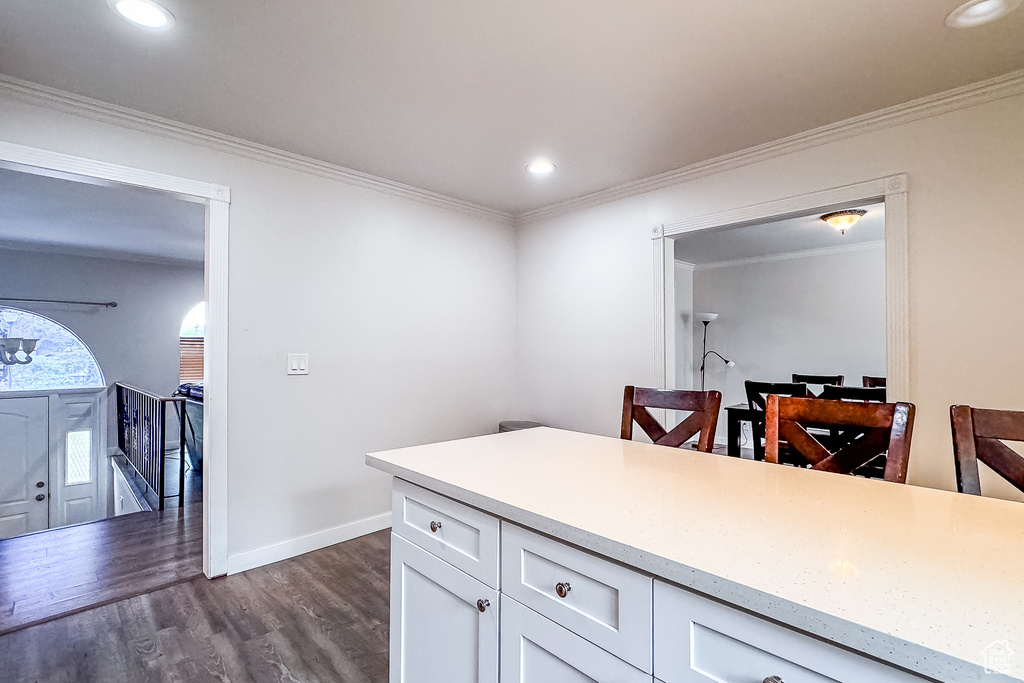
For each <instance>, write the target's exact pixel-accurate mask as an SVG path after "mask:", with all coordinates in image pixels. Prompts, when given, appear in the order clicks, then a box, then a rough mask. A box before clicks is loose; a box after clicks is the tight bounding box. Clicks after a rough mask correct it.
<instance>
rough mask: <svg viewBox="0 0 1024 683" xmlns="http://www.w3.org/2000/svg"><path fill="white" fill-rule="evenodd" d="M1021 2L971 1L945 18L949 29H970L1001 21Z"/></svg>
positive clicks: (1000, 0) (1008, 0) (1007, 0)
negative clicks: (997, 20)
mask: <svg viewBox="0 0 1024 683" xmlns="http://www.w3.org/2000/svg"><path fill="white" fill-rule="evenodd" d="M1020 3H1021V0H971V1H970V2H965V3H964V4H962V5H960V6H959V7H957V8H956V9H955V10H953V11H952V12H950V13H949V16H947V17H946V26H949V27H950V28H971V27H972V26H981V25H982V24H987V23H988V22H990V21H995V20H996V19H1001V18H1003V17H1005V16H1006V15H1007V14H1009V13H1010V12H1012V11H1013V10H1015V9H1017V7H1018V6H1019V5H1020Z"/></svg>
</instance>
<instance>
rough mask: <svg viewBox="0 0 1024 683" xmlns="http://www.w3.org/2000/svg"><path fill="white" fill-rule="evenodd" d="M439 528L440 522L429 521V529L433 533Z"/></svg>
mask: <svg viewBox="0 0 1024 683" xmlns="http://www.w3.org/2000/svg"><path fill="white" fill-rule="evenodd" d="M440 528H441V522H431V523H430V530H431V531H432V532H434V533H435V534H436V533H437V530H438V529H440Z"/></svg>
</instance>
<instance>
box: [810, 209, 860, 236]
mask: <svg viewBox="0 0 1024 683" xmlns="http://www.w3.org/2000/svg"><path fill="white" fill-rule="evenodd" d="M866 213H867V211H865V210H864V209H847V210H846V211H833V212H832V213H826V214H825V215H824V216H822V217H821V220H823V221H825V222H826V223H828V224H829V225H831V226H832V227H833V228H835V229H836V230H838V231H839V232H841V233H843V234H846V231H847V230H849V229H850V228H852V227H853V226H854V224H855V223H856V222H857V221H859V220H860V218H861V216H863V215H864V214H866Z"/></svg>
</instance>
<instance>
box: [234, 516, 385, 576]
mask: <svg viewBox="0 0 1024 683" xmlns="http://www.w3.org/2000/svg"><path fill="white" fill-rule="evenodd" d="M390 526H391V513H390V512H385V513H384V514H380V515H374V516H373V517H367V518H366V519H360V520H357V521H355V522H350V523H348V524H342V525H341V526H336V527H333V528H331V529H324V530H323V531H318V532H316V533H315V534H309V535H308V536H300V537H299V538H292V539H289V540H287V541H282V542H281V543H275V544H274V545H268V546H266V547H263V548H257V549H256V550H248V551H246V552H244V553H238V554H237V555H229V556H228V574H238V573H240V572H244V571H248V570H250V569H255V568H256V567H262V566H263V565H265V564H272V563H274V562H280V561H281V560H287V559H288V558H290V557H296V556H298V555H303V554H305V553H308V552H312V551H314V550H319V549H320V548H326V547H327V546H329V545H334V544H335V543H341V542H342V541H350V540H352V539H353V538H358V537H360V536H365V535H366V534H372V533H373V532H374V531H380V530H381V529H387V528H388V527H390Z"/></svg>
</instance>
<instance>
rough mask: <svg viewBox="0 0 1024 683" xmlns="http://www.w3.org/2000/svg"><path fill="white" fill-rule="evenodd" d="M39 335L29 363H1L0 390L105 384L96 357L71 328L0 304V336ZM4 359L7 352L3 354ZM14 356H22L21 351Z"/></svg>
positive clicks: (86, 386) (32, 336)
mask: <svg viewBox="0 0 1024 683" xmlns="http://www.w3.org/2000/svg"><path fill="white" fill-rule="evenodd" d="M12 337H21V338H23V339H38V340H39V341H38V342H37V344H36V347H35V350H34V351H33V352H32V354H31V358H32V361H31V362H30V363H24V364H21V363H16V364H11V365H6V364H3V365H0V392H7V391H46V390H50V389H93V388H102V387H104V386H106V384H105V383H104V382H103V373H102V372H101V371H100V366H99V363H97V362H96V357H95V356H93V355H92V351H90V350H89V347H87V346H86V345H85V343H83V342H82V340H81V339H79V338H78V337H77V336H75V334H74V332H72V331H71V330H69V329H68V328H66V327H64V326H63V325H61V324H60V323H58V322H56V321H53V320H50V319H49V318H46V317H43V316H41V315H37V314H35V313H30V312H29V311H23V310H21V309H18V308H8V307H4V306H0V338H3V339H10V338H12ZM4 356H5V360H9V359H10V356H9V355H8V354H4ZM14 358H16V359H18V360H19V361H24V360H25V354H24V352H18V353H17V354H15V356H14Z"/></svg>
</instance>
